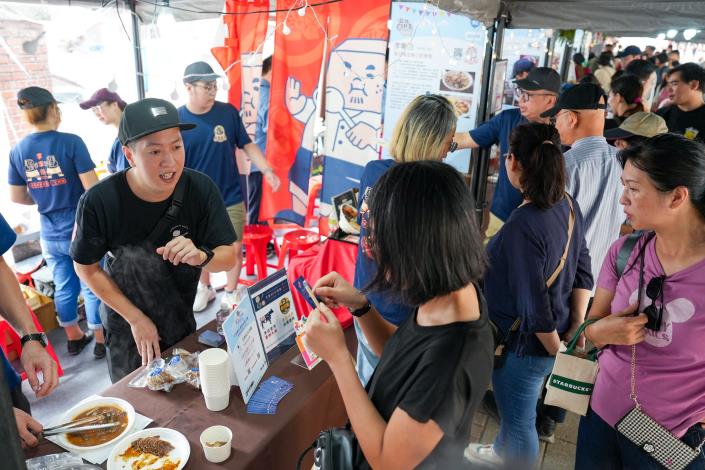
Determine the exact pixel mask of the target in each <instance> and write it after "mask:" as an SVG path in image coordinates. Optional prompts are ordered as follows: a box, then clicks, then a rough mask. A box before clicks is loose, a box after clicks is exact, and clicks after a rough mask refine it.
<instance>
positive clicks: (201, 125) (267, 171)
mask: <svg viewBox="0 0 705 470" xmlns="http://www.w3.org/2000/svg"><path fill="white" fill-rule="evenodd" d="M218 77H219V76H218V75H217V74H216V73H215V72H214V71H213V69H212V68H211V66H210V65H208V64H207V63H205V62H195V63H193V64H191V65H189V66H188V67H186V70H185V71H184V77H183V81H184V84H185V85H186V90H187V91H188V103H186V105H185V106H182V107H180V108H179V117H180V119H181V120H182V121H183V122H192V123H195V124H197V125H198V127H197V128H196V130H195V131H193V132H191V133H188V134H186V135H185V136H184V146H185V149H186V167H188V168H192V169H194V170H198V171H201V172H203V173H205V174H206V175H208V176H210V177H211V178H212V179H213V181H214V182H215V184H216V185H217V186H218V188H219V189H220V192H221V194H222V196H223V200H224V201H225V207H226V208H227V210H228V215H229V216H230V221H231V222H232V225H233V228H234V229H235V233H237V236H238V239H242V235H243V231H244V226H245V218H246V213H245V205H244V203H243V194H244V191H243V190H242V188H241V187H240V174H239V172H238V170H237V167H236V165H235V150H236V149H238V148H240V149H242V150H243V151H244V152H245V154H246V155H247V156H248V157H249V158H250V160H251V161H252V163H253V164H254V165H255V166H256V167H257V168H259V169H260V170H261V171H262V174H263V175H264V179H265V181H266V182H267V184H268V185H269V186H270V187H271V188H272V190H273V191H276V190H277V189H279V178H278V177H277V175H275V174H274V171H273V170H272V167H271V166H269V164H268V163H267V160H266V159H265V158H264V155H263V154H262V151H261V150H260V148H259V147H258V146H257V144H255V143H253V142H252V141H251V140H250V137H249V136H248V135H247V132H245V126H244V125H243V124H242V120H241V119H240V114H239V113H238V110H237V109H235V107H234V106H233V105H231V104H230V103H221V102H220V101H216V100H215V95H216V92H217V91H218V86H217V84H216V79H217V78H218ZM235 253H236V255H235V256H236V258H235V260H234V261H235V265H234V267H233V269H231V270H229V271H228V272H227V273H226V277H227V285H226V286H225V295H224V296H223V300H222V304H223V306H225V307H227V308H233V307H234V306H235V304H236V303H237V301H238V300H239V299H236V298H235V289H236V288H237V284H238V279H239V278H240V269H241V268H242V243H240V242H237V243H236V245H235ZM214 298H215V291H214V290H213V288H212V287H211V286H210V276H209V274H208V273H207V272H205V271H204V272H203V273H202V275H201V282H200V283H199V285H198V292H197V294H196V299H195V301H194V304H193V311H194V312H200V311H202V310H204V309H205V308H206V306H207V305H208V302H210V301H211V300H213V299H214Z"/></svg>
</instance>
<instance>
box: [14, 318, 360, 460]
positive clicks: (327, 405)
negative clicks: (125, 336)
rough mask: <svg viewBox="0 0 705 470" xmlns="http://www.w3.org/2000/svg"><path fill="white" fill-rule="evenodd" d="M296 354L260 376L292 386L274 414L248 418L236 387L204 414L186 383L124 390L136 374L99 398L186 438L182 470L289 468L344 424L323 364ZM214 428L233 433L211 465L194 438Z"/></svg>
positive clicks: (187, 342) (42, 451) (350, 335)
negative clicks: (301, 360) (228, 449)
mask: <svg viewBox="0 0 705 470" xmlns="http://www.w3.org/2000/svg"><path fill="white" fill-rule="evenodd" d="M204 329H211V330H214V329H215V322H211V323H209V324H208V325H206V326H205V327H204V328H201V329H200V330H198V331H197V332H195V333H193V334H192V335H190V336H188V337H187V338H185V339H184V340H183V341H181V342H179V343H178V344H177V345H176V347H180V348H183V349H186V350H187V351H190V352H194V351H202V350H204V349H207V347H205V346H203V345H201V344H200V343H198V341H197V340H198V334H199V333H200V332H201V331H202V330H204ZM345 338H346V341H347V344H348V349H350V351H351V353H353V355H354V353H355V349H356V348H357V341H356V338H355V332H354V330H353V329H352V328H348V329H347V330H346V331H345ZM167 352H171V349H169V350H168V351H167ZM298 355H300V353H299V350H298V348H297V347H296V346H294V347H293V348H291V349H290V350H289V351H287V352H286V353H284V354H283V355H282V356H280V357H279V358H277V360H275V361H274V363H273V364H272V365H271V366H269V368H268V369H267V372H266V373H265V375H264V377H263V379H266V378H267V377H269V376H272V375H276V376H277V377H280V378H282V379H285V380H288V381H290V382H292V383H293V384H294V388H293V389H292V390H291V392H289V394H288V395H286V396H285V397H284V398H283V399H282V401H281V402H280V403H279V407H278V409H277V412H276V414H274V415H255V414H248V413H247V410H246V406H245V403H244V402H243V399H242V394H241V393H240V389H239V388H237V387H233V388H232V389H231V391H230V404H229V405H228V407H227V408H226V409H225V410H223V411H218V412H215V411H209V410H208V409H207V408H206V404H205V401H204V399H203V395H202V393H201V391H200V390H196V389H194V388H193V387H191V386H190V385H188V384H186V383H183V384H179V385H176V386H175V387H174V388H173V389H172V391H171V392H168V393H166V392H155V391H152V390H149V389H146V388H130V387H128V385H127V384H128V383H129V381H130V380H132V378H133V377H134V376H135V375H136V374H137V373H138V371H135V372H133V373H131V374H130V375H128V376H127V377H125V378H123V379H122V380H120V381H119V382H117V383H116V384H113V385H112V386H111V387H109V388H107V389H106V390H105V391H103V392H102V393H101V394H100V395H101V396H105V397H116V398H122V399H123V400H127V401H128V402H130V404H132V406H134V407H135V411H136V412H137V413H140V414H142V415H144V416H147V417H149V418H151V419H152V420H153V422H152V423H151V424H150V425H149V426H148V427H165V428H171V429H175V430H177V431H179V432H181V433H182V434H183V435H184V436H186V439H188V441H189V444H190V445H191V456H190V457H189V460H188V463H187V464H186V466H185V467H184V468H185V469H190V470H201V469H222V468H228V469H268V470H278V469H293V468H295V465H296V460H297V459H298V457H299V455H300V454H301V452H303V451H304V450H305V449H306V448H307V447H308V446H310V445H311V444H312V443H313V441H314V440H315V439H316V437H317V436H318V433H319V432H320V431H321V430H323V429H326V428H329V427H335V426H343V425H344V424H345V422H346V420H347V413H346V412H345V407H344V405H343V400H342V397H341V396H340V392H339V391H338V386H337V384H336V382H335V378H334V377H333V375H332V374H331V371H330V369H329V368H328V365H327V364H326V363H325V362H322V363H320V364H319V365H317V366H316V367H315V368H314V369H313V370H311V371H308V370H306V369H304V368H303V367H300V366H298V365H295V364H293V363H292V362H291V360H292V359H293V358H295V357H296V356H298ZM70 406H73V404H67V408H68V407H70ZM217 424H220V425H223V426H227V427H228V428H230V430H232V432H233V444H232V447H233V449H232V454H231V455H230V458H228V460H226V461H225V462H222V463H219V464H214V463H210V462H208V461H207V460H206V458H205V456H204V455H203V448H202V447H201V443H200V441H199V437H200V435H201V432H203V430H204V429H206V428H207V427H209V426H213V425H217ZM59 452H65V450H64V449H63V448H61V447H59V446H57V445H56V444H54V443H52V442H50V441H47V440H46V439H42V440H41V443H40V444H39V446H38V447H35V448H33V449H28V450H26V451H25V457H26V458H28V459H30V458H33V457H38V456H41V455H47V454H54V453H59ZM311 454H312V453H311V452H309V454H308V455H307V458H306V460H305V461H304V462H305V465H304V466H303V467H302V468H311V463H312V460H311ZM106 464H107V462H106V463H104V464H103V467H105V465H106Z"/></svg>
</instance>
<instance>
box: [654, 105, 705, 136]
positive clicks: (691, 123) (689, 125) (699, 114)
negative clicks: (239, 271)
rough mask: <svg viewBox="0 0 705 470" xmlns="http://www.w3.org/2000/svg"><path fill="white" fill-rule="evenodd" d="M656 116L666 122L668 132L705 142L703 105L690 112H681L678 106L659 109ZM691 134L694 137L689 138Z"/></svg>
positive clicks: (704, 110) (704, 111) (704, 107)
mask: <svg viewBox="0 0 705 470" xmlns="http://www.w3.org/2000/svg"><path fill="white" fill-rule="evenodd" d="M656 114H658V115H659V116H661V117H662V118H663V119H664V120H665V121H666V126H668V130H669V131H671V132H676V133H678V134H683V135H685V136H686V137H688V138H692V139H694V140H698V141H700V142H705V105H703V106H700V107H699V108H697V109H694V110H692V111H681V110H680V109H679V108H678V106H676V105H671V106H667V107H665V108H661V109H659V110H658V111H656ZM692 133H695V135H694V136H692V137H691V135H692Z"/></svg>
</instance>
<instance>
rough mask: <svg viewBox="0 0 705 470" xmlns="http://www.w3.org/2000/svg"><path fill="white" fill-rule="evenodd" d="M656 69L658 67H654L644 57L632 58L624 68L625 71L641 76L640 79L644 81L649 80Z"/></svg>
mask: <svg viewBox="0 0 705 470" xmlns="http://www.w3.org/2000/svg"><path fill="white" fill-rule="evenodd" d="M655 70H656V67H654V65H653V64H652V63H650V62H649V61H646V60H643V59H635V60H632V61H631V62H629V64H628V65H627V67H626V68H625V69H624V71H625V72H626V73H628V74H629V75H634V76H636V77H639V80H641V81H642V82H645V81H646V80H648V79H649V77H650V76H651V74H652V73H653V72H654V71H655Z"/></svg>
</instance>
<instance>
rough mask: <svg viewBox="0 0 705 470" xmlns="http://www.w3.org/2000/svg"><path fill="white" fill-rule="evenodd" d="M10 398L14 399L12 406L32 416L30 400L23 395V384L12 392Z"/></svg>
mask: <svg viewBox="0 0 705 470" xmlns="http://www.w3.org/2000/svg"><path fill="white" fill-rule="evenodd" d="M10 398H11V399H12V406H13V407H15V408H17V409H18V410H22V411H24V412H25V413H27V414H28V415H31V414H32V410H31V409H30V406H29V400H27V397H26V396H24V393H22V384H20V385H18V386H17V387H15V388H13V389H12V390H10Z"/></svg>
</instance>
